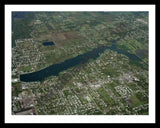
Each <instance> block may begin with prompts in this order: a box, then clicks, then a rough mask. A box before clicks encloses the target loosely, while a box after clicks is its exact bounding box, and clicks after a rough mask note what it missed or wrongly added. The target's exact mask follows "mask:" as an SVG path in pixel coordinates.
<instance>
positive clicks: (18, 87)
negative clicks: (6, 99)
mask: <svg viewBox="0 0 160 128" xmlns="http://www.w3.org/2000/svg"><path fill="white" fill-rule="evenodd" d="M12 86H13V88H14V89H13V90H14V91H12V96H18V94H19V93H21V92H22V84H21V83H20V82H18V83H12Z"/></svg>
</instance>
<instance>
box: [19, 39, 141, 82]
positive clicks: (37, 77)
mask: <svg viewBox="0 0 160 128" xmlns="http://www.w3.org/2000/svg"><path fill="white" fill-rule="evenodd" d="M118 40H119V38H118V39H117V40H114V41H113V42H112V46H110V47H108V46H100V47H98V48H95V49H93V50H92V51H89V52H87V53H84V54H82V55H78V56H76V57H74V58H71V59H68V60H65V61H64V62H61V63H59V64H53V65H51V66H49V67H46V68H44V69H42V70H40V71H37V72H33V73H27V74H21V75H20V80H21V81H24V82H34V81H43V80H44V79H45V78H47V77H49V76H58V74H59V73H60V72H62V71H64V70H66V69H68V68H71V67H73V66H76V65H78V64H83V63H86V62H88V60H89V59H96V58H97V57H99V55H100V54H101V53H103V52H104V51H105V50H106V49H110V50H113V51H117V52H118V53H121V54H124V55H126V56H127V57H129V59H131V60H140V58H138V57H137V56H136V55H134V54H131V53H128V52H126V51H123V50H120V49H117V48H116V42H117V41H118Z"/></svg>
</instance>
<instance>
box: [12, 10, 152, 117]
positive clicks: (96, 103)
mask: <svg viewBox="0 0 160 128" xmlns="http://www.w3.org/2000/svg"><path fill="white" fill-rule="evenodd" d="M148 15H149V12H148V11H12V17H11V19H12V20H11V24H12V26H11V27H12V28H11V30H12V34H11V36H12V56H11V60H12V62H11V70H12V71H11V95H12V98H11V102H12V103H11V110H12V115H149V78H148V77H149V73H148V72H149V71H148V67H149V63H148V62H149V57H148V56H149V36H148V34H149V30H148V28H149V22H148Z"/></svg>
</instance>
